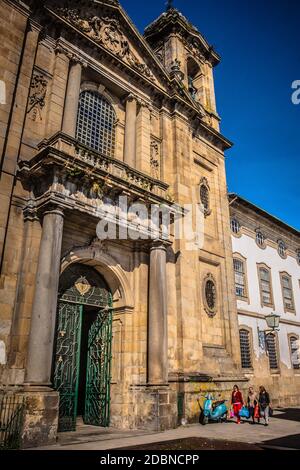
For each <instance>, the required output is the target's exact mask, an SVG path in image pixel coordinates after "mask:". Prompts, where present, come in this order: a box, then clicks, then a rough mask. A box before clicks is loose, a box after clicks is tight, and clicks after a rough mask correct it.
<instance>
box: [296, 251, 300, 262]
mask: <svg viewBox="0 0 300 470" xmlns="http://www.w3.org/2000/svg"><path fill="white" fill-rule="evenodd" d="M296 254H297V261H298V264H300V250H297V253H296Z"/></svg>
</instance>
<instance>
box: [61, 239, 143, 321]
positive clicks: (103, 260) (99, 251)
mask: <svg viewBox="0 0 300 470" xmlns="http://www.w3.org/2000/svg"><path fill="white" fill-rule="evenodd" d="M73 263H81V264H86V265H88V266H92V267H93V268H94V269H95V270H96V271H98V272H99V273H100V274H101V275H102V276H103V278H104V279H105V281H106V282H107V284H108V286H109V289H110V291H111V293H112V297H113V308H114V311H118V312H124V313H125V312H129V311H132V310H133V308H134V302H133V294H132V290H131V287H130V283H129V280H128V278H127V276H126V273H125V271H124V270H123V268H122V266H121V265H120V263H119V262H118V261H117V260H116V259H115V258H113V256H111V255H110V254H109V253H108V252H107V249H106V247H105V246H103V244H102V243H101V241H94V242H92V243H91V245H89V246H83V247H77V248H74V249H72V250H70V251H69V252H68V254H66V255H65V256H64V257H63V259H62V262H61V272H64V271H65V269H67V267H68V266H70V265H71V264H73Z"/></svg>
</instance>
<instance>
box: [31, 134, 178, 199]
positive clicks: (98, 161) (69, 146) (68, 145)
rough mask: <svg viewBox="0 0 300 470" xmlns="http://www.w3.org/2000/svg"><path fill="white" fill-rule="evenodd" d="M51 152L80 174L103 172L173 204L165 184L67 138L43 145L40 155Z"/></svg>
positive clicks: (54, 138)
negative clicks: (83, 171) (56, 153)
mask: <svg viewBox="0 0 300 470" xmlns="http://www.w3.org/2000/svg"><path fill="white" fill-rule="evenodd" d="M51 150H56V151H58V152H59V153H60V155H61V156H64V157H65V159H66V163H67V164H68V168H70V166H73V167H74V168H76V167H77V168H78V169H80V170H84V168H85V169H86V171H87V172H88V173H89V174H92V173H94V174H96V173H97V172H101V173H103V172H104V173H106V174H107V175H108V176H109V177H111V178H112V179H114V178H115V179H117V180H121V181H122V182H124V183H126V185H127V186H129V188H130V187H132V188H138V189H139V190H142V191H144V192H148V193H150V194H152V195H155V196H158V197H159V198H163V199H165V200H167V201H168V202H172V201H171V198H170V196H169V193H168V185H167V184H166V183H163V182H162V181H159V180H156V179H154V178H151V177H150V176H147V175H145V174H143V173H141V172H140V171H138V170H136V169H134V168H132V167H130V166H129V165H128V164H127V163H124V162H122V161H120V160H117V159H115V158H113V157H108V156H106V155H103V154H101V153H99V152H97V151H95V150H92V149H89V148H88V147H86V146H85V145H82V144H80V143H78V141H77V140H75V139H74V138H72V137H70V136H68V135H67V134H64V133H62V132H59V133H57V134H55V135H53V136H52V137H50V138H49V139H44V140H43V141H42V142H41V143H40V145H39V152H43V153H44V154H45V153H49V152H51ZM35 158H37V157H35Z"/></svg>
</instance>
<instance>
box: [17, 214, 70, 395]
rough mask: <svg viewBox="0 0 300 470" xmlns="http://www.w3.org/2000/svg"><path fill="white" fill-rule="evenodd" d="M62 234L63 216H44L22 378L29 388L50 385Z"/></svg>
mask: <svg viewBox="0 0 300 470" xmlns="http://www.w3.org/2000/svg"><path fill="white" fill-rule="evenodd" d="M62 234H63V212H62V211H61V210H59V209H54V210H51V211H48V212H45V214H44V219H43V230H42V238H41V244H40V251H39V260H38V266H37V273H36V283H35V294H34V300H33V306H32V315H31V325H30V336H29V344H28V357H27V368H26V376H25V381H26V383H28V384H30V385H43V386H47V385H50V379H51V365H52V356H53V340H54V329H55V320H56V307H57V290H58V283H59V274H60V254H61V243H62Z"/></svg>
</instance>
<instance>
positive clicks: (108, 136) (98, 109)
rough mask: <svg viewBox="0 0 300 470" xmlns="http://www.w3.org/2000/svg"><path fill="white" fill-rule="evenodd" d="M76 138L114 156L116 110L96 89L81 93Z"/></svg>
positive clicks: (105, 153) (107, 154)
mask: <svg viewBox="0 0 300 470" xmlns="http://www.w3.org/2000/svg"><path fill="white" fill-rule="evenodd" d="M76 138H77V139H78V140H79V142H81V143H82V144H85V145H87V146H88V147H90V148H92V149H94V150H97V151H98V152H100V153H102V154H104V155H106V156H109V157H112V156H113V155H114V148H115V112H114V109H113V107H112V106H111V105H110V103H109V102H108V101H107V100H106V99H105V98H104V97H103V96H101V95H100V94H99V93H97V92H95V91H90V90H87V91H83V92H82V93H80V99H79V108H78V115H77V129H76Z"/></svg>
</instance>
